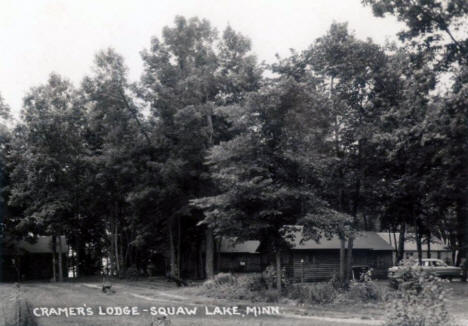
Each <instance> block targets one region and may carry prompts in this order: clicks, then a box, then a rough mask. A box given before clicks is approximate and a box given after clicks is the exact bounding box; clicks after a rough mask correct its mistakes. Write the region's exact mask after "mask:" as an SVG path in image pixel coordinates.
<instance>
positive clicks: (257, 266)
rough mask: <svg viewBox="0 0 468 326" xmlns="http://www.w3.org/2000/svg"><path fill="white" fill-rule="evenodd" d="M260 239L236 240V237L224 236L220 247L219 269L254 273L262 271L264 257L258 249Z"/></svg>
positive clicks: (221, 270)
mask: <svg viewBox="0 0 468 326" xmlns="http://www.w3.org/2000/svg"><path fill="white" fill-rule="evenodd" d="M259 245H260V241H257V240H250V241H244V242H236V239H235V238H223V239H222V240H221V244H220V248H219V253H218V254H219V263H218V266H219V271H220V272H231V273H253V272H256V273H257V272H261V271H262V269H263V268H262V267H263V266H262V257H261V255H260V253H259V252H258V251H257V249H258V247H259Z"/></svg>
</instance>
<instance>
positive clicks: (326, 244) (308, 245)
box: [290, 231, 393, 251]
mask: <svg viewBox="0 0 468 326" xmlns="http://www.w3.org/2000/svg"><path fill="white" fill-rule="evenodd" d="M294 233H295V236H294V240H293V241H290V243H291V244H292V249H296V250H317V249H340V246H341V242H340V239H339V237H338V236H337V235H335V236H333V237H332V238H330V239H327V238H321V239H320V240H319V241H318V242H317V241H315V240H313V239H310V240H307V241H302V239H303V237H302V231H297V232H294ZM353 249H366V250H378V251H388V250H393V248H392V247H391V246H390V245H389V244H388V243H387V242H386V241H384V240H383V239H382V238H381V237H379V235H378V234H377V232H370V231H360V232H358V234H357V235H356V238H355V239H354V241H353Z"/></svg>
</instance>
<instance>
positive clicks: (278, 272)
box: [276, 250, 281, 296]
mask: <svg viewBox="0 0 468 326" xmlns="http://www.w3.org/2000/svg"><path fill="white" fill-rule="evenodd" d="M276 289H277V290H278V296H280V295H281V251H279V250H277V251H276Z"/></svg>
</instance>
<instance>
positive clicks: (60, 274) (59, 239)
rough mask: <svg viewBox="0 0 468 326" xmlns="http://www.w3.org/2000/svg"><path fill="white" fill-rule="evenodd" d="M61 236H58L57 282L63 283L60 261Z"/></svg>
mask: <svg viewBox="0 0 468 326" xmlns="http://www.w3.org/2000/svg"><path fill="white" fill-rule="evenodd" d="M62 255H63V251H62V236H61V235H59V236H58V280H59V282H63V261H62Z"/></svg>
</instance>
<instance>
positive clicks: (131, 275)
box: [123, 265, 140, 280]
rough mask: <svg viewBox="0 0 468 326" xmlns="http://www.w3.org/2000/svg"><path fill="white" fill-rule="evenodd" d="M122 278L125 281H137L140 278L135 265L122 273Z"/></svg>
mask: <svg viewBox="0 0 468 326" xmlns="http://www.w3.org/2000/svg"><path fill="white" fill-rule="evenodd" d="M123 276H124V278H125V279H127V280H137V279H138V278H139V277H140V272H139V271H138V268H137V267H136V266H135V265H132V266H130V267H129V268H127V269H126V270H125V271H124V273H123Z"/></svg>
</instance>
